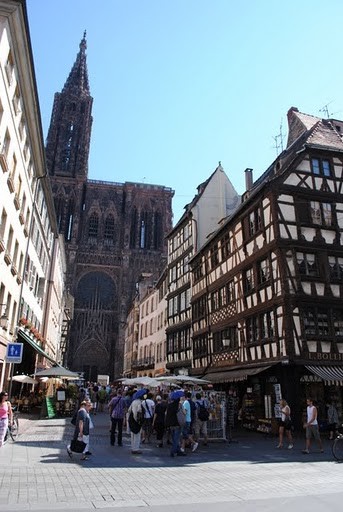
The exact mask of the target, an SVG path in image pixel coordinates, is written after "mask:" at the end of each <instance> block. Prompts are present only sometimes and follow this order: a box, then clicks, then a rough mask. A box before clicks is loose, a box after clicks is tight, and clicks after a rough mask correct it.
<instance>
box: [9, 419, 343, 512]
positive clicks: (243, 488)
mask: <svg viewBox="0 0 343 512" xmlns="http://www.w3.org/2000/svg"><path fill="white" fill-rule="evenodd" d="M93 419H94V423H95V429H94V431H92V432H91V450H92V452H93V455H92V457H91V458H90V459H89V460H88V461H80V456H79V455H77V454H74V455H73V459H72V460H71V459H70V458H69V457H68V455H67V452H66V445H67V443H68V441H70V439H71V437H72V432H73V427H72V425H71V424H70V418H60V419H50V420H49V419H38V418H36V417H31V416H24V415H23V414H22V415H21V418H20V435H19V438H18V440H17V442H16V443H12V442H10V441H9V442H7V443H6V445H5V446H4V447H3V448H1V450H0V510H5V508H4V507H6V510H33V509H35V510H39V509H41V510H48V509H51V510H53V509H64V508H67V507H68V508H70V507H72V508H73V509H74V510H75V509H80V508H90V509H98V508H99V509H100V508H110V507H117V508H119V509H120V508H125V509H126V510H129V508H127V507H153V506H157V505H159V506H166V505H167V504H168V505H177V504H181V503H182V504H187V503H188V504H199V510H200V508H201V507H202V506H203V505H204V504H211V503H212V504H214V503H222V502H224V503H225V502H226V503H228V502H229V503H231V504H232V505H234V504H236V505H237V504H239V503H241V504H243V503H245V502H246V503H248V502H249V501H250V500H263V499H265V498H266V497H268V498H270V499H272V498H277V497H278V498H280V497H288V498H293V497H305V496H307V495H308V496H309V495H318V496H320V495H324V494H325V493H327V492H328V490H329V491H330V493H340V492H341V490H342V477H343V465H341V464H337V463H335V462H334V461H333V459H332V456H331V445H329V442H328V441H327V442H326V445H325V452H324V454H320V453H318V452H317V453H316V451H315V450H314V451H313V453H311V454H310V455H303V454H302V453H301V449H302V448H303V444H304V440H303V439H299V440H298V441H297V440H296V442H295V447H294V449H293V450H287V449H283V450H277V449H276V448H275V445H276V442H275V438H270V437H265V436H264V435H261V434H256V433H254V434H252V433H245V434H241V435H240V436H238V435H237V439H236V442H232V443H227V442H224V441H217V442H211V443H210V445H209V446H207V447H205V446H202V445H200V446H199V448H198V450H197V451H196V452H195V453H188V454H187V457H176V458H171V457H170V456H169V450H168V447H165V448H157V447H156V446H155V444H149V445H143V446H142V450H143V453H142V454H141V455H132V454H131V451H130V443H129V437H128V436H124V446H123V447H119V446H114V447H112V446H110V443H109V426H110V422H109V417H108V415H107V414H105V413H104V414H98V415H97V416H94V418H93ZM309 484H310V485H309ZM192 510H193V509H192ZM194 510H195V509H194ZM271 510H272V509H271Z"/></svg>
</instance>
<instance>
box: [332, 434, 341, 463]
mask: <svg viewBox="0 0 343 512" xmlns="http://www.w3.org/2000/svg"><path fill="white" fill-rule="evenodd" d="M332 455H333V456H334V457H335V459H336V460H338V461H339V462H341V461H343V436H342V437H337V438H336V439H335V440H334V442H333V445H332Z"/></svg>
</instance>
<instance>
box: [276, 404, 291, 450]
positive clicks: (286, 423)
mask: <svg viewBox="0 0 343 512" xmlns="http://www.w3.org/2000/svg"><path fill="white" fill-rule="evenodd" d="M280 412H281V418H280V421H279V444H278V445H277V448H283V438H284V434H285V432H286V436H287V439H288V449H289V450H291V449H292V448H293V437H292V419H291V408H290V406H289V405H288V403H287V402H286V400H284V399H282V400H280Z"/></svg>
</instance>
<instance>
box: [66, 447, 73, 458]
mask: <svg viewBox="0 0 343 512" xmlns="http://www.w3.org/2000/svg"><path fill="white" fill-rule="evenodd" d="M67 453H68V455H69V457H70V458H71V459H72V458H73V452H72V451H71V450H70V448H69V447H68V448H67Z"/></svg>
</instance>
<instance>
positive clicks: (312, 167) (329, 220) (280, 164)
mask: <svg viewBox="0 0 343 512" xmlns="http://www.w3.org/2000/svg"><path fill="white" fill-rule="evenodd" d="M288 122H289V136H288V142H287V148H286V149H285V150H284V151H283V152H282V153H281V154H280V155H279V156H278V158H277V159H276V160H275V161H274V162H273V164H272V165H271V166H270V167H269V168H268V169H267V171H266V172H265V173H264V174H263V175H262V176H261V177H260V178H259V179H258V180H257V181H256V182H255V183H253V180H252V171H251V170H250V169H247V171H246V173H247V180H246V181H247V190H246V192H245V194H244V195H243V198H242V204H241V206H240V207H239V208H238V209H237V210H236V212H235V213H234V215H232V216H231V217H230V218H228V219H227V220H226V221H225V222H224V223H223V224H222V225H221V227H220V228H219V229H218V230H217V231H216V233H215V234H213V235H212V236H211V238H210V239H209V240H208V241H207V243H206V244H205V245H204V246H203V247H202V248H201V249H200V250H199V251H198V253H197V254H196V255H195V256H194V258H193V259H192V260H191V262H190V263H191V267H192V355H193V361H192V366H193V372H194V373H196V374H197V375H205V376H206V378H208V379H210V380H211V381H212V382H213V383H216V384H218V385H221V386H224V387H228V388H234V387H236V388H238V393H239V395H240V399H241V405H242V408H243V421H244V408H245V409H246V410H247V411H248V412H247V417H246V421H245V424H246V426H249V427H250V428H257V429H259V430H264V429H267V430H268V428H267V424H268V418H271V417H272V416H274V415H275V410H274V406H275V404H276V403H277V401H278V399H279V398H280V395H281V394H282V396H283V397H284V398H286V399H287V400H288V402H290V404H291V407H292V409H293V413H294V419H295V421H297V420H298V422H299V424H300V422H301V419H302V418H301V415H302V410H303V407H304V405H305V398H306V396H309V395H311V396H312V397H313V398H314V399H315V400H317V401H318V405H319V409H320V414H321V415H322V416H324V414H325V404H326V401H327V400H328V399H333V400H334V401H335V402H336V405H337V406H339V408H340V411H341V410H342V409H341V407H342V394H341V388H340V385H341V384H342V383H343V303H342V295H343V246H342V239H341V238H342V229H343V195H342V187H343V181H342V170H343V140H342V131H343V122H342V121H336V120H333V119H319V118H317V117H313V116H310V115H306V114H303V113H300V112H299V111H298V109H296V108H291V109H290V110H289V112H288ZM258 420H260V421H258Z"/></svg>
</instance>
